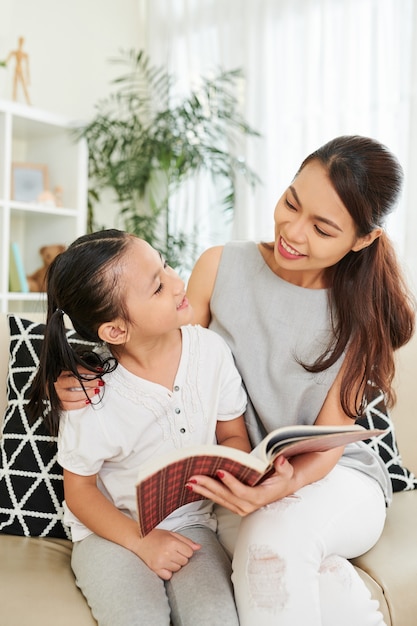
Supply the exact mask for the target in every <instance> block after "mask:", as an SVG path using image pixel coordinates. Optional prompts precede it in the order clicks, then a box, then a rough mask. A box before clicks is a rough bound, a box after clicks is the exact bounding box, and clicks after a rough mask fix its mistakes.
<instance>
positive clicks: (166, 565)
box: [136, 528, 201, 580]
mask: <svg viewBox="0 0 417 626" xmlns="http://www.w3.org/2000/svg"><path fill="white" fill-rule="evenodd" d="M200 548H201V545H200V544H199V543H195V542H194V541H192V540H191V539H188V538H187V537H184V536H183V535H180V534H178V533H174V532H170V531H168V530H160V529H158V528H155V529H154V530H152V531H151V532H150V533H149V534H148V535H146V537H143V538H142V539H141V540H140V544H139V546H138V549H137V551H136V554H137V555H138V556H139V557H140V558H141V559H142V561H143V562H144V563H146V565H147V566H148V567H149V569H151V570H152V571H153V572H155V574H157V575H158V576H159V577H160V578H162V580H170V578H172V574H173V573H174V572H178V570H180V569H181V568H182V567H184V565H187V563H188V561H189V560H190V559H191V557H192V556H193V554H194V552H195V551H196V550H199V549H200Z"/></svg>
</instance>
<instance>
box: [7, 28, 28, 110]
mask: <svg viewBox="0 0 417 626" xmlns="http://www.w3.org/2000/svg"><path fill="white" fill-rule="evenodd" d="M24 42H25V40H24V38H23V37H19V43H18V48H17V50H12V51H11V52H10V53H9V56H8V57H7V59H6V61H5V63H6V64H7V63H8V62H9V60H10V59H12V58H13V57H14V58H15V61H16V65H15V70H14V78H13V100H17V87H18V84H19V83H20V84H21V86H22V89H23V93H24V94H25V98H26V102H27V103H28V104H30V98H29V93H28V90H27V85H28V84H29V56H28V55H27V53H26V52H23V50H22V48H23V44H24Z"/></svg>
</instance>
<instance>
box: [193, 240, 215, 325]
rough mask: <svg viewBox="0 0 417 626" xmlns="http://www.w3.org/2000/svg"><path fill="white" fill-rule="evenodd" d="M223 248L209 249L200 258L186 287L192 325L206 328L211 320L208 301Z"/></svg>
mask: <svg viewBox="0 0 417 626" xmlns="http://www.w3.org/2000/svg"><path fill="white" fill-rule="evenodd" d="M222 251H223V246H216V247H214V248H209V249H208V250H206V251H205V252H203V254H202V255H201V256H200V258H199V259H198V261H197V262H196V264H195V266H194V269H193V271H192V273H191V276H190V279H189V281H188V285H187V297H188V300H189V301H190V304H191V306H192V307H193V311H194V318H193V322H194V324H200V325H201V326H205V327H206V328H207V327H208V325H209V323H210V319H211V313H210V300H211V296H212V293H213V289H214V284H215V282H216V276H217V270H218V267H219V263H220V257H221V255H222Z"/></svg>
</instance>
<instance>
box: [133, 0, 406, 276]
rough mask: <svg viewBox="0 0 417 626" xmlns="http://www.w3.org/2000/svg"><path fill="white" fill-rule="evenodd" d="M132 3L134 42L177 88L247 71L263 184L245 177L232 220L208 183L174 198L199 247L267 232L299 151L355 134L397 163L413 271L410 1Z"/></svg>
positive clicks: (251, 149)
mask: <svg viewBox="0 0 417 626" xmlns="http://www.w3.org/2000/svg"><path fill="white" fill-rule="evenodd" d="M138 1H139V2H140V6H141V11H142V24H143V25H144V33H145V35H144V41H142V42H141V47H144V48H146V50H147V52H148V53H149V56H150V57H151V60H152V62H153V63H155V64H157V65H164V66H165V67H167V68H168V69H169V70H170V71H171V72H173V74H174V75H175V76H176V78H177V83H176V85H177V89H178V90H187V88H189V86H190V85H194V84H195V83H196V81H198V77H199V76H202V75H205V76H207V75H209V74H213V72H215V71H216V70H217V69H218V68H219V67H221V68H223V69H232V68H238V67H239V68H242V70H243V73H244V76H245V81H244V84H243V85H241V99H242V111H243V113H244V115H245V117H246V118H247V120H248V121H249V122H250V124H251V125H252V126H254V127H255V128H256V129H257V130H258V131H259V132H260V133H261V135H262V137H261V139H256V140H255V139H249V140H248V141H247V142H246V144H247V145H246V154H245V156H246V157H247V159H248V161H249V164H250V165H252V166H253V168H254V169H255V170H256V171H257V173H258V174H259V176H260V177H261V179H262V184H261V185H259V186H258V187H257V189H256V191H255V193H253V192H252V191H251V190H250V188H249V187H248V186H247V185H245V184H243V182H242V184H241V185H240V186H239V193H238V198H237V205H236V210H235V214H234V220H233V223H232V224H231V225H228V224H227V223H226V222H225V218H224V216H223V215H222V213H221V211H220V209H219V208H218V207H216V206H215V205H216V197H215V194H214V192H213V190H210V186H209V185H207V184H206V182H207V181H198V182H197V184H195V185H190V187H189V188H188V190H187V191H186V192H185V191H184V193H183V194H182V197H181V198H179V199H178V203H177V210H176V215H177V216H178V225H182V226H184V225H185V226H186V228H188V229H190V228H192V227H193V226H194V225H195V224H196V225H197V228H198V233H199V242H198V243H199V247H200V248H201V249H202V248H205V247H207V246H208V245H213V244H216V243H223V242H224V241H226V240H227V239H230V238H231V237H233V238H237V239H256V240H259V239H267V240H270V239H272V237H273V219H272V216H273V210H274V206H275V203H276V201H277V199H278V197H279V196H280V195H281V193H282V191H283V190H284V189H285V187H286V186H287V185H288V184H289V182H290V180H291V179H292V177H293V175H294V174H295V172H296V170H297V168H298V166H299V164H300V162H301V160H302V159H303V158H304V157H305V156H306V155H307V154H308V153H310V152H311V151H312V150H314V149H315V148H317V147H318V146H319V145H321V144H322V143H324V142H325V141H327V140H328V139H330V138H332V137H334V136H337V135H341V134H362V135H368V136H372V137H375V138H377V139H378V140H380V141H382V142H383V143H385V144H386V145H387V146H388V147H389V148H390V149H391V150H392V151H393V152H394V153H395V154H396V155H397V156H398V158H399V159H400V161H401V163H402V165H403V167H404V170H405V175H406V184H405V190H404V194H403V196H402V199H401V203H400V206H399V207H398V209H397V210H396V212H395V214H394V215H393V217H392V218H391V219H390V221H389V223H388V225H387V228H388V232H389V234H390V236H391V238H392V239H393V240H394V242H395V244H396V245H397V249H398V252H399V253H400V256H401V257H402V258H403V260H404V263H405V264H406V267H407V270H408V273H409V276H410V278H412V279H413V280H416V278H417V252H416V245H415V239H416V237H417V214H416V210H415V209H414V206H415V205H416V203H417V176H416V173H417V97H416V89H417V62H416V61H417V56H416V55H417V39H416V37H417V8H415V5H416V3H415V1H414V0H138ZM414 59H416V61H414ZM413 178H414V180H413ZM413 274H414V275H413ZM416 284H417V280H416Z"/></svg>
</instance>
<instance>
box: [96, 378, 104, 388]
mask: <svg viewBox="0 0 417 626" xmlns="http://www.w3.org/2000/svg"><path fill="white" fill-rule="evenodd" d="M97 385H98V386H99V387H104V380H101V378H100V379H99V380H98V381H97Z"/></svg>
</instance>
